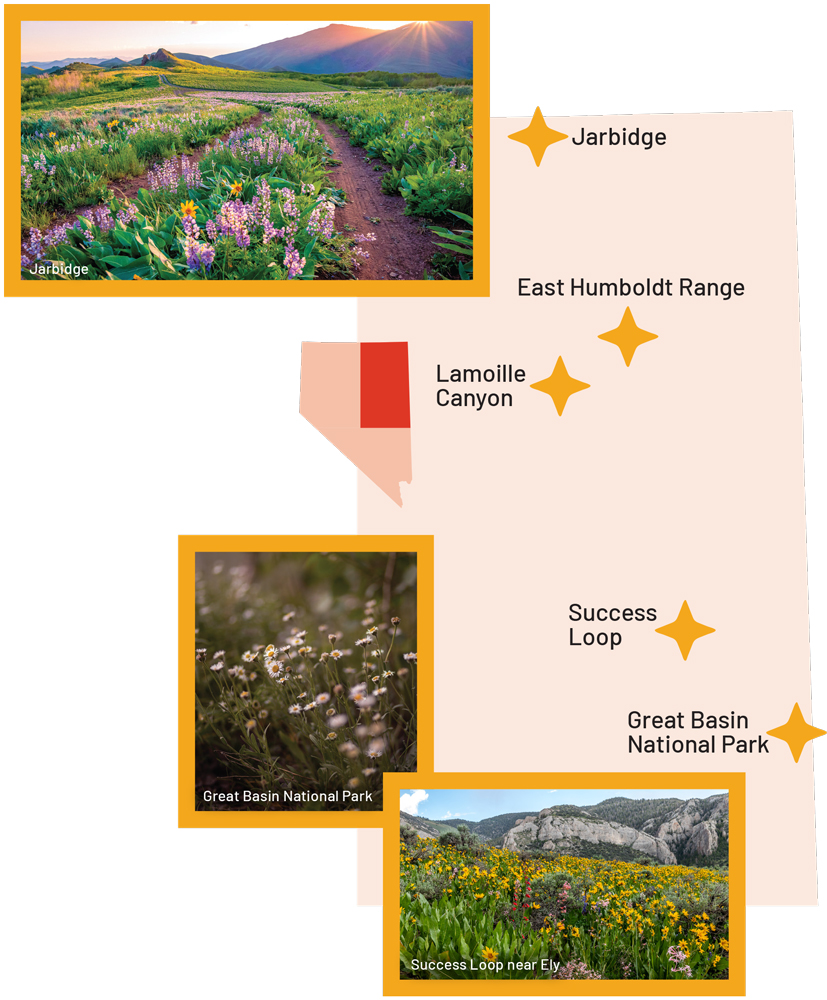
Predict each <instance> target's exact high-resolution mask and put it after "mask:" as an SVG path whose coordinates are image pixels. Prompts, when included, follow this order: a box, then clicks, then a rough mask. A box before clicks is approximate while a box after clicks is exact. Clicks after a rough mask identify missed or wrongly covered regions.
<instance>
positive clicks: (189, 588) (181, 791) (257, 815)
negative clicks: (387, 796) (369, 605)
mask: <svg viewBox="0 0 827 1000" xmlns="http://www.w3.org/2000/svg"><path fill="white" fill-rule="evenodd" d="M433 541H434V540H433V536H432V535H180V536H179V538H178V826H179V827H202V828H217V827H232V828H238V827H266V828H278V827H300V828H301V827H342V828H348V829H353V828H359V827H361V828H374V829H375V828H379V827H381V826H382V825H383V818H382V810H376V811H375V812H324V811H319V812H315V811H310V812H304V811H296V812H277V811H269V810H268V811H261V812H258V811H255V812H254V811H237V812H233V811H230V810H227V811H215V812H213V811H205V810H198V809H196V808H195V800H196V790H195V785H196V777H195V714H196V702H195V674H194V671H193V655H192V650H193V644H192V643H193V635H194V633H195V556H196V553H198V552H228V553H229V552H415V553H416V556H417V597H416V607H417V653H418V660H417V767H419V768H423V767H424V768H425V769H426V770H427V771H430V770H431V769H432V768H433V745H434V683H433V648H434V545H433ZM413 773H414V772H411V773H408V775H407V777H408V780H410V778H411V776H412V774H413Z"/></svg>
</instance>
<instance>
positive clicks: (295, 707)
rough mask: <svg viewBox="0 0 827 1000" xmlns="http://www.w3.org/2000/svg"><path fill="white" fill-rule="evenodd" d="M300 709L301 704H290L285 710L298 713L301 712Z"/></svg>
mask: <svg viewBox="0 0 827 1000" xmlns="http://www.w3.org/2000/svg"><path fill="white" fill-rule="evenodd" d="M301 710H302V707H301V705H291V706H290V708H288V709H287V711H288V712H289V713H290V714H291V715H298V714H299V713H300V712H301Z"/></svg>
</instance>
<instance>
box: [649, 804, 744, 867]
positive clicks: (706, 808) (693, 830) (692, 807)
mask: <svg viewBox="0 0 827 1000" xmlns="http://www.w3.org/2000/svg"><path fill="white" fill-rule="evenodd" d="M719 828H720V830H721V835H722V836H723V837H724V839H727V838H728V836H729V796H728V795H713V796H710V797H709V798H708V799H689V800H688V801H686V802H685V803H684V804H683V805H682V806H679V807H678V808H677V809H675V810H673V811H672V812H671V813H669V814H668V815H666V816H664V817H659V818H658V819H657V820H654V819H650V820H647V821H646V822H645V823H644V824H643V830H645V831H647V832H650V833H654V835H655V836H656V837H658V838H659V839H661V840H663V841H665V842H666V843H667V844H668V845H669V846H670V848H671V849H672V850H673V851H676V852H677V853H678V854H680V855H693V854H697V855H700V856H701V857H708V856H709V855H710V854H712V853H714V851H715V850H717V848H718V844H719V842H720V837H719V835H718V830H719Z"/></svg>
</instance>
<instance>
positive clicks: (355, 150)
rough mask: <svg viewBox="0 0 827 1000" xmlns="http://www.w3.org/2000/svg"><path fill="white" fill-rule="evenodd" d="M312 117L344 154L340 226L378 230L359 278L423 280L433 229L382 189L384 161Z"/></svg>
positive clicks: (183, 92)
mask: <svg viewBox="0 0 827 1000" xmlns="http://www.w3.org/2000/svg"><path fill="white" fill-rule="evenodd" d="M160 80H161V83H163V84H165V85H166V86H168V87H171V88H172V90H173V93H174V94H175V95H176V96H177V97H192V96H195V95H197V94H198V93H199V90H198V89H197V88H193V87H183V86H181V85H179V84H173V83H170V81H169V80H168V79H167V77H166V76H165V75H164V74H163V73H162V74H160ZM233 93H234V92H233V91H225V92H223V96H224V97H225V98H226V99H228V100H232V97H233ZM311 117H312V118H313V120H314V121H315V123H316V126H317V127H318V129H319V131H320V132H321V133H322V135H323V136H324V137H325V139H326V140H327V144H328V146H330V148H331V149H332V150H333V154H334V156H335V158H336V159H337V160H341V165H339V166H335V167H333V168H332V169H331V172H330V178H329V179H330V186H331V187H334V188H342V190H343V191H344V192H345V193H346V195H347V204H346V205H344V206H343V207H338V206H337V208H336V228H337V229H343V228H344V227H345V226H351V227H352V230H351V231H352V232H356V233H362V234H367V233H374V235H375V236H376V242H375V243H366V244H364V246H365V247H366V248H367V250H368V252H369V253H370V257H369V258H368V260H366V261H365V262H364V263H363V264H362V267H361V268H360V270H359V280H360V281H365V280H369V279H373V280H386V281H400V280H413V281H421V280H422V278H423V276H424V274H425V267H426V265H427V263H428V261H429V260H430V259H431V257H432V256H433V253H434V250H435V247H434V236H433V234H432V233H429V232H428V230H427V229H425V228H424V227H423V224H422V222H420V221H416V220H415V219H413V218H411V217H410V216H407V215H405V214H404V212H405V201H404V199H403V198H401V197H400V196H399V195H388V194H383V193H382V189H381V183H382V173H384V170H385V168H384V167H383V169H382V171H378V170H374V166H375V165H378V164H374V163H373V162H370V163H366V162H365V154H364V152H363V151H362V150H361V149H360V148H359V147H358V146H351V145H350V140H349V138H348V135H347V132H344V131H342V130H341V129H339V128H337V127H336V126H335V125H332V124H330V123H329V122H326V121H324V120H323V119H321V118H318V117H317V116H316V115H312V116H311ZM261 118H262V115H257V116H256V118H254V119H252V120H251V121H250V122H249V123H248V124H258V122H259V121H260V120H261ZM139 186H140V185H139ZM136 190H137V188H136ZM127 197H131V195H127Z"/></svg>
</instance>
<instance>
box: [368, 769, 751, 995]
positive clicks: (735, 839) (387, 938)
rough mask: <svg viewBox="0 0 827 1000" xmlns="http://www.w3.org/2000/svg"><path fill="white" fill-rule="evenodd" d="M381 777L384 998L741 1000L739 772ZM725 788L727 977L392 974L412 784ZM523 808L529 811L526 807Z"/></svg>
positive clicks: (742, 902) (742, 789)
mask: <svg viewBox="0 0 827 1000" xmlns="http://www.w3.org/2000/svg"><path fill="white" fill-rule="evenodd" d="M411 777H412V776H410V775H405V774H399V773H394V774H386V775H385V776H384V787H385V809H384V812H383V817H384V835H383V849H382V853H383V856H384V862H383V910H384V912H383V914H382V919H383V938H384V945H383V993H384V995H385V996H475V997H479V996H495V997H507V996H687V997H688V996H743V995H744V993H745V988H746V987H745V983H746V978H745V977H746V948H745V923H746V895H745V893H746V889H745V881H746V880H745V859H746V849H745V815H746V814H745V778H746V776H745V775H744V774H743V773H729V772H726V773H721V772H709V773H693V772H672V773H652V774H641V773H624V772H619V771H618V772H591V773H583V774H579V773H574V772H570V773H565V774H560V773H556V772H545V773H541V772H536V771H532V772H527V773H520V774H516V773H513V774H506V773H482V772H479V773H474V772H466V773H462V774H460V773H448V772H442V773H437V774H434V773H430V774H428V773H426V772H425V771H424V769H423V768H420V770H419V771H418V772H417V774H416V776H415V777H416V781H415V782H412V781H411ZM549 782H551V783H552V784H553V785H554V787H555V788H558V789H581V790H582V789H588V788H594V789H609V788H617V789H626V788H636V789H646V790H649V789H651V790H652V791H656V790H658V789H679V788H693V789H695V788H726V789H727V790H728V791H729V942H730V950H729V956H730V966H729V978H728V979H706V980H699V981H696V982H693V981H692V980H671V979H655V980H641V979H634V980H622V979H607V980H596V981H587V980H579V981H578V980H549V979H536V980H521V979H499V980H498V979H462V980H448V979H402V977H401V976H400V973H399V919H400V905H399V872H400V865H399V824H400V806H399V796H400V793H401V792H402V790H403V789H406V788H410V787H411V785H412V784H414V783H415V784H416V785H417V786H418V787H419V788H423V789H522V788H525V789H540V788H546V787H547V786H548V785H549ZM529 811H530V810H529Z"/></svg>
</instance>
